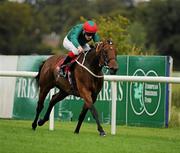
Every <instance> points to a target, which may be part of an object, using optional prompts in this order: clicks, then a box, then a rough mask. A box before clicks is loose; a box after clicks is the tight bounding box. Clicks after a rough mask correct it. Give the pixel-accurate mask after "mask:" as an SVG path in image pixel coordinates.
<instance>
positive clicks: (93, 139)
mask: <svg viewBox="0 0 180 153" xmlns="http://www.w3.org/2000/svg"><path fill="white" fill-rule="evenodd" d="M75 126H76V123H74V122H59V121H56V122H55V130H54V131H49V130H48V124H46V125H45V126H43V127H38V128H37V130H36V131H33V130H31V121H20V120H19V121H17V120H2V119H0V153H179V152H180V128H168V129H159V128H142V127H126V126H117V134H116V135H115V136H112V135H111V134H110V125H103V127H104V129H105V131H106V133H107V136H105V137H100V136H99V135H98V132H97V131H96V125H95V124H88V123H84V124H83V126H82V128H81V131H80V134H78V135H77V134H74V133H73V130H74V128H75Z"/></svg>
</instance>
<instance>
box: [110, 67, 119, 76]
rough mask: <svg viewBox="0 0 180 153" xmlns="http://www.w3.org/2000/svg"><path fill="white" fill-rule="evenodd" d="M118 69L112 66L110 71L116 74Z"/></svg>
mask: <svg viewBox="0 0 180 153" xmlns="http://www.w3.org/2000/svg"><path fill="white" fill-rule="evenodd" d="M117 70H118V68H110V70H109V71H110V74H111V75H114V74H116V72H117Z"/></svg>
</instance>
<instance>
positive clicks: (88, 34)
mask: <svg viewBox="0 0 180 153" xmlns="http://www.w3.org/2000/svg"><path fill="white" fill-rule="evenodd" d="M85 35H86V36H94V35H95V33H89V32H85Z"/></svg>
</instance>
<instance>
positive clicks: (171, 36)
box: [137, 0, 180, 69]
mask: <svg viewBox="0 0 180 153" xmlns="http://www.w3.org/2000/svg"><path fill="white" fill-rule="evenodd" d="M137 9H138V18H139V21H141V22H142V23H143V24H144V25H145V27H146V32H147V47H149V46H152V45H154V46H155V47H156V48H157V50H158V53H159V54H160V55H170V56H172V57H173V59H174V63H175V66H176V69H180V63H179V59H180V28H179V27H180V1H179V0H173V1H172V0H163V1H162V0H151V2H149V3H148V5H147V4H145V5H140V6H139V7H138V8H137Z"/></svg>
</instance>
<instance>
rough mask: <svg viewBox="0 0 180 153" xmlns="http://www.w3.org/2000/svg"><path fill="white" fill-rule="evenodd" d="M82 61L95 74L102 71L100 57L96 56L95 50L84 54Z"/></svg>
mask: <svg viewBox="0 0 180 153" xmlns="http://www.w3.org/2000/svg"><path fill="white" fill-rule="evenodd" d="M80 61H81V63H82V64H83V65H84V66H86V67H87V68H88V69H90V70H91V71H93V72H99V71H101V67H99V57H98V56H97V55H96V51H95V50H94V49H92V50H91V51H89V52H87V53H84V54H83V55H82V56H81V58H80Z"/></svg>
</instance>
